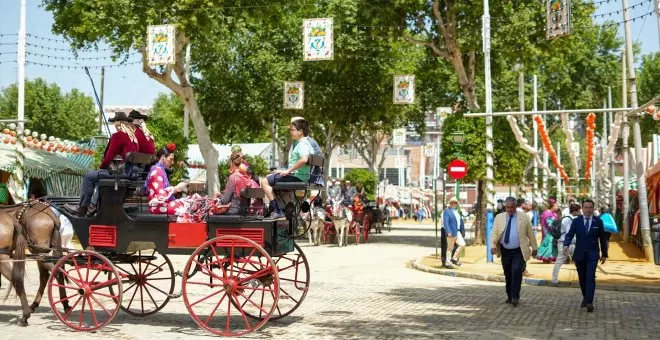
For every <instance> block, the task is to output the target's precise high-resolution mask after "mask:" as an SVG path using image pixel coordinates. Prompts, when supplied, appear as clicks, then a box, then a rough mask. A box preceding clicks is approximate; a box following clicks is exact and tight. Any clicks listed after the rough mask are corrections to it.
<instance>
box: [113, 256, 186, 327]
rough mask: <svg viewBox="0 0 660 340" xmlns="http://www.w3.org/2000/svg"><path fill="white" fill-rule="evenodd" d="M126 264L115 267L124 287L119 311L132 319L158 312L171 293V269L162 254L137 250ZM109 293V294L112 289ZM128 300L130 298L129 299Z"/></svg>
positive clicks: (172, 271) (172, 282) (166, 258)
mask: <svg viewBox="0 0 660 340" xmlns="http://www.w3.org/2000/svg"><path fill="white" fill-rule="evenodd" d="M127 260H128V261H127V262H128V263H120V264H116V265H115V266H116V268H117V269H118V272H119V275H120V276H121V278H122V283H123V284H124V287H125V288H124V291H123V292H122V294H123V295H124V297H126V298H127V299H128V301H123V302H122V305H121V310H123V311H124V312H126V313H128V314H131V315H134V316H146V315H151V314H154V313H156V312H158V311H159V310H161V309H162V308H163V307H165V305H166V304H167V302H169V301H170V296H171V295H172V293H173V292H174V267H172V262H171V261H170V259H169V258H168V257H167V255H165V254H160V253H158V252H157V251H156V250H155V249H154V250H151V251H149V250H148V251H144V252H143V251H138V252H137V254H134V255H132V256H131V257H130V258H128V259H127ZM110 291H111V292H113V289H112V287H110ZM129 297H130V298H129Z"/></svg>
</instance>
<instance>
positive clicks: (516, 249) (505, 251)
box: [500, 245, 520, 253]
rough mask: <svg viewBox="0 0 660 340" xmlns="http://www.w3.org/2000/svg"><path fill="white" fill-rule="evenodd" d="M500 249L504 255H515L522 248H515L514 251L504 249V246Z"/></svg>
mask: <svg viewBox="0 0 660 340" xmlns="http://www.w3.org/2000/svg"><path fill="white" fill-rule="evenodd" d="M500 246H502V245H500ZM500 249H501V250H502V253H515V252H519V251H520V247H518V248H513V249H508V248H504V246H502V248H500Z"/></svg>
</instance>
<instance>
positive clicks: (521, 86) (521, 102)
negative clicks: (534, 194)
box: [509, 72, 528, 197]
mask: <svg viewBox="0 0 660 340" xmlns="http://www.w3.org/2000/svg"><path fill="white" fill-rule="evenodd" d="M518 107H519V109H520V112H524V111H525V75H524V74H523V73H522V72H520V73H519V74H518ZM520 122H521V123H522V125H523V126H524V125H525V116H520ZM527 183H528V182H527V173H526V172H523V178H522V180H521V181H520V183H519V184H518V190H517V191H518V192H517V194H518V196H519V197H523V196H524V195H525V194H526V192H525V191H526V188H527ZM509 196H511V195H509Z"/></svg>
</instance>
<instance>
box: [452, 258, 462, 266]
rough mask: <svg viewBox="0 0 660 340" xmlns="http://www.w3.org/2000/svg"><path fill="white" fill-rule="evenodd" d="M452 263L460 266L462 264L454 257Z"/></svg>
mask: <svg viewBox="0 0 660 340" xmlns="http://www.w3.org/2000/svg"><path fill="white" fill-rule="evenodd" d="M451 263H453V264H454V265H455V266H456V267H460V266H461V263H460V262H458V260H454V259H452V260H451Z"/></svg>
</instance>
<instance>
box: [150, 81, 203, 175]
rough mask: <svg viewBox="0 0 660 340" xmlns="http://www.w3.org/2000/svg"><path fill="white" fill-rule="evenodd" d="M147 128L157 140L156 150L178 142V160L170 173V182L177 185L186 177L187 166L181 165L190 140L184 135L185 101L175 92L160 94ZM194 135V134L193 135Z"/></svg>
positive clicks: (176, 155)
mask: <svg viewBox="0 0 660 340" xmlns="http://www.w3.org/2000/svg"><path fill="white" fill-rule="evenodd" d="M147 128H148V129H149V131H150V132H151V134H152V135H153V136H154V139H155V141H156V151H158V149H159V148H161V147H163V146H165V145H167V144H169V143H174V144H176V154H175V159H176V162H175V164H174V166H173V167H172V174H170V178H169V179H170V183H172V185H176V184H177V183H179V182H180V181H181V180H182V179H185V176H186V168H185V167H184V166H182V165H181V162H182V161H183V160H184V158H185V155H186V153H187V150H188V145H189V144H190V142H189V141H188V140H186V139H185V138H184V137H183V103H182V102H181V100H179V98H178V97H177V96H176V95H174V94H169V95H166V94H162V93H161V94H160V95H158V97H157V98H156V100H155V101H154V105H153V108H152V110H151V114H150V115H149V120H147ZM191 136H193V135H191ZM193 138H194V137H193Z"/></svg>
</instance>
